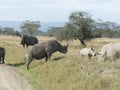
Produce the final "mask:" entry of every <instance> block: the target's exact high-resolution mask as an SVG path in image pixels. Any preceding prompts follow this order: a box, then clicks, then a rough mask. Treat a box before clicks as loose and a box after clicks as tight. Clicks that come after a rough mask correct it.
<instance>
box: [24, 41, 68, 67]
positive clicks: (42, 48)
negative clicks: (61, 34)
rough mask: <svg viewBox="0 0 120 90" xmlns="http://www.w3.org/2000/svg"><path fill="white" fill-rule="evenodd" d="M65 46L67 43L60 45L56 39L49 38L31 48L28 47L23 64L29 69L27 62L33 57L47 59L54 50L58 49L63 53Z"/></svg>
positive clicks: (65, 50)
mask: <svg viewBox="0 0 120 90" xmlns="http://www.w3.org/2000/svg"><path fill="white" fill-rule="evenodd" d="M67 48H68V45H66V46H62V45H61V44H60V43H58V42H57V41H56V40H50V41H46V42H43V43H39V44H36V45H34V46H33V47H32V48H30V49H28V51H27V53H26V54H25V66H26V68H27V69H29V64H30V63H31V61H32V60H33V58H34V59H42V58H44V57H45V58H46V61H47V60H50V57H51V56H52V54H53V53H54V52H57V51H59V52H61V53H64V54H65V53H66V52H67Z"/></svg>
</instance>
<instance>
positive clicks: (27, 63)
mask: <svg viewBox="0 0 120 90" xmlns="http://www.w3.org/2000/svg"><path fill="white" fill-rule="evenodd" d="M32 60H33V59H32V58H31V59H30V60H27V61H26V62H25V67H26V69H29V65H30V63H31V62H32Z"/></svg>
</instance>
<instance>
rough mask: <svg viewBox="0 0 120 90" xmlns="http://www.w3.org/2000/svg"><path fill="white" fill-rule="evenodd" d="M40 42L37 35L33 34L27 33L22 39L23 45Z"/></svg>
mask: <svg viewBox="0 0 120 90" xmlns="http://www.w3.org/2000/svg"><path fill="white" fill-rule="evenodd" d="M37 43H38V39H37V38H36V37H33V36H27V35H23V36H22V39H21V44H22V45H23V47H25V45H26V47H28V46H30V45H35V44H37Z"/></svg>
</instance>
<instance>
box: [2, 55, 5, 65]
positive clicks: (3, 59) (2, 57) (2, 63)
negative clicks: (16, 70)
mask: <svg viewBox="0 0 120 90" xmlns="http://www.w3.org/2000/svg"><path fill="white" fill-rule="evenodd" d="M4 58H5V56H3V57H2V64H4V63H5V62H4Z"/></svg>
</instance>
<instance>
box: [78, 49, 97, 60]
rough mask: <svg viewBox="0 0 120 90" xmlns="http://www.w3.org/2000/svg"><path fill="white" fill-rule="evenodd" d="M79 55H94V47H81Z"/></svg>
mask: <svg viewBox="0 0 120 90" xmlns="http://www.w3.org/2000/svg"><path fill="white" fill-rule="evenodd" d="M80 55H81V56H88V58H91V57H92V56H95V55H96V52H95V50H94V48H83V49H81V50H80Z"/></svg>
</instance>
